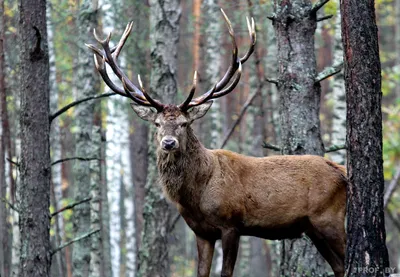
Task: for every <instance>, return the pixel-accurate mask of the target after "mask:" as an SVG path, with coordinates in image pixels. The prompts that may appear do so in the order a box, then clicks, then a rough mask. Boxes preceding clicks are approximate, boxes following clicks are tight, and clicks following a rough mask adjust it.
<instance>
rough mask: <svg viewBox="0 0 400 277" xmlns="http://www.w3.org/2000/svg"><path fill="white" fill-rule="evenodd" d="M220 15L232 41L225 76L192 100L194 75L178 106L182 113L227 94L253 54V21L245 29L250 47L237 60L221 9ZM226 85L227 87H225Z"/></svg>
mask: <svg viewBox="0 0 400 277" xmlns="http://www.w3.org/2000/svg"><path fill="white" fill-rule="evenodd" d="M221 12H222V15H223V16H224V19H225V22H226V23H227V25H228V31H229V36H230V37H231V40H232V48H233V50H232V63H231V65H230V66H229V68H228V70H227V71H226V73H225V75H224V76H223V77H222V79H221V80H220V81H219V82H218V83H217V84H216V85H214V87H213V88H212V89H210V90H209V91H207V92H206V93H204V94H203V95H201V96H199V97H197V98H195V99H193V100H192V98H193V95H194V89H195V83H196V80H195V79H196V74H195V77H194V80H193V88H192V90H191V91H190V93H189V96H188V98H187V99H186V100H185V101H184V102H183V103H182V104H180V105H179V108H180V109H181V110H182V111H186V110H188V109H190V108H191V107H194V106H198V105H201V104H202V103H204V102H206V101H208V100H210V99H215V98H218V97H221V96H224V95H226V94H228V93H230V92H231V91H232V90H233V89H234V88H235V87H236V85H237V84H238V83H239V80H240V77H241V73H242V64H243V63H245V62H246V61H247V59H248V58H249V57H250V55H251V54H252V53H253V52H254V45H255V44H256V30H255V23H254V19H253V18H251V23H250V20H249V18H246V19H247V28H248V30H249V35H250V39H251V45H250V48H249V49H248V50H247V53H246V54H245V55H244V56H243V57H242V58H240V59H239V58H238V48H237V45H236V39H235V34H234V32H233V28H232V24H231V22H230V20H229V18H228V16H227V15H226V14H225V12H224V11H223V10H222V9H221ZM233 76H235V77H234V78H233V81H232V82H231V83H230V84H229V85H228V83H229V82H230V81H231V79H232V77H233ZM227 85H228V86H227Z"/></svg>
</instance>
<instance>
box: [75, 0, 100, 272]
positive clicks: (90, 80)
mask: <svg viewBox="0 0 400 277" xmlns="http://www.w3.org/2000/svg"><path fill="white" fill-rule="evenodd" d="M97 9H98V7H97V1H90V0H85V1H82V2H81V5H80V7H79V15H78V23H77V26H78V32H79V38H80V39H79V41H80V42H83V41H87V40H88V38H92V37H93V35H92V32H93V29H94V28H95V27H96V26H97ZM77 56H78V64H77V71H76V74H77V75H76V92H77V93H78V94H79V98H81V97H87V96H92V95H95V94H96V93H97V92H98V89H99V84H100V81H99V79H98V75H97V74H96V72H95V69H94V68H93V60H92V56H91V55H88V53H87V51H86V49H84V48H83V47H79V48H78V55H77ZM96 103H97V104H98V102H96V101H92V102H85V103H82V104H80V105H78V106H77V107H76V108H75V118H76V127H77V131H76V133H75V136H76V149H75V156H77V157H83V158H91V157H94V156H95V155H96V154H97V152H95V151H93V148H94V145H95V143H96V142H94V141H93V140H92V132H93V131H92V130H93V120H94V108H95V105H96ZM97 143H98V142H97ZM90 184H91V176H90V163H89V162H87V161H76V162H75V166H74V198H75V201H79V200H82V199H84V198H87V197H90V194H91V186H90ZM90 225H91V221H90V203H88V202H86V203H83V204H80V205H78V206H76V207H75V208H74V214H73V229H74V235H75V236H81V235H83V234H85V233H87V232H88V231H89V230H90ZM90 249H91V239H90V238H86V239H83V240H80V241H78V242H76V243H75V244H74V245H73V252H72V265H73V276H74V277H87V276H89V265H90V255H91V254H90Z"/></svg>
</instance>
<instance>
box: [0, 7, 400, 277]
mask: <svg viewBox="0 0 400 277" xmlns="http://www.w3.org/2000/svg"><path fill="white" fill-rule="evenodd" d="M2 6H3V7H2V18H1V22H2V23H1V25H0V27H1V29H2V31H1V32H0V40H2V41H3V44H4V49H2V50H3V51H4V55H1V56H0V58H1V59H2V61H3V62H4V65H5V66H4V70H2V71H1V74H2V78H0V80H4V84H3V86H2V87H4V88H5V90H4V93H3V91H1V92H2V94H1V96H2V97H1V105H2V113H3V114H4V115H6V117H4V116H3V117H2V118H5V119H6V120H4V121H2V122H3V125H2V134H1V135H2V137H3V138H4V142H5V152H4V157H5V158H6V163H4V164H1V165H2V167H1V168H0V171H1V173H2V175H0V177H1V176H4V177H3V178H4V181H5V182H4V183H1V184H2V186H1V190H0V192H1V194H0V198H1V202H0V205H3V207H4V210H5V211H6V213H2V214H0V215H1V216H2V218H0V224H1V225H0V226H1V227H2V228H0V232H2V235H1V237H2V238H3V239H2V246H3V247H2V249H1V250H0V264H1V265H2V266H1V270H3V272H4V271H5V267H7V272H8V274H9V275H6V274H5V276H6V277H8V276H16V274H17V273H18V263H19V248H20V238H19V231H18V205H17V202H18V197H19V195H18V193H17V191H18V190H17V187H18V184H19V173H18V170H17V167H18V163H19V157H20V151H21V145H20V126H19V115H20V113H21V109H20V96H19V91H18V89H19V78H20V77H19V76H20V71H19V70H20V68H19V66H18V63H19V60H18V59H19V46H18V40H17V37H18V28H17V26H18V7H17V3H16V1H2ZM338 6H339V4H338V1H333V0H331V1H329V2H328V3H327V4H326V5H324V7H323V9H322V10H320V11H319V13H318V17H319V18H320V20H319V22H318V27H317V30H316V33H315V50H316V52H315V53H316V58H317V70H318V72H321V75H320V76H321V102H320V105H321V106H320V120H321V132H322V138H323V141H324V145H325V148H326V149H329V150H332V151H333V150H335V149H337V148H343V147H342V146H343V145H344V142H345V136H346V135H345V114H346V112H345V106H346V105H345V96H344V95H345V93H344V81H343V75H342V74H341V73H340V72H339V69H340V68H341V67H340V65H341V58H342V57H343V54H342V52H341V38H340V25H339V22H340V16H339V13H338ZM180 7H181V18H180V23H179V26H180V29H179V30H180V31H179V44H178V49H177V54H178V65H177V68H178V71H177V83H178V97H177V100H178V101H177V103H178V102H180V100H183V99H184V97H185V96H186V95H187V93H188V91H189V90H190V87H191V82H192V75H193V72H194V70H197V71H198V74H199V85H198V91H205V90H207V89H208V88H210V87H211V86H212V84H213V83H214V82H215V81H216V79H218V78H220V76H221V74H222V73H223V72H224V69H225V68H227V66H228V64H229V61H230V60H229V56H230V53H229V51H230V49H231V46H230V40H229V36H228V33H227V30H226V27H225V25H224V24H225V23H224V21H223V18H222V16H221V14H220V12H219V10H218V9H219V7H222V8H223V9H224V10H225V12H226V13H227V14H228V16H229V17H230V19H231V21H232V22H233V24H234V30H235V33H236V35H237V36H238V44H239V46H240V50H241V51H240V53H243V52H244V49H245V48H246V47H247V45H248V33H247V28H246V22H245V17H246V16H250V17H254V18H255V20H256V23H257V39H258V42H257V48H256V53H255V55H253V57H251V59H250V60H249V61H248V62H247V63H246V64H245V66H244V73H243V77H242V80H241V82H240V84H239V85H238V87H237V88H236V90H235V91H234V92H233V93H231V94H229V95H228V96H227V97H224V98H221V99H219V100H217V101H215V103H214V105H213V108H212V110H211V111H210V112H209V113H208V115H207V116H206V117H204V118H203V119H202V120H200V122H198V123H196V125H195V131H196V133H197V134H198V136H199V137H200V140H201V141H202V142H203V143H204V144H205V145H206V146H207V147H209V148H220V147H224V148H225V149H229V150H233V151H237V152H239V153H243V154H247V155H253V156H265V155H273V154H279V151H274V147H276V148H278V147H277V146H276V145H280V134H281V129H280V125H279V95H278V94H277V88H276V77H277V71H278V61H277V51H278V49H277V44H276V39H275V32H274V28H273V26H272V21H271V20H270V19H269V18H268V17H270V16H271V15H272V14H273V4H272V3H271V1H250V0H248V1H239V0H236V1H222V0H220V1H216V0H214V1H211V0H207V1H206V0H205V1H200V0H193V1H182V2H181V5H180ZM375 8H376V15H377V23H378V27H379V40H380V57H381V62H382V78H383V79H382V80H383V83H382V92H383V101H382V110H383V126H384V129H383V139H384V141H383V143H384V149H383V150H384V156H383V159H384V173H385V181H386V183H387V187H388V188H393V189H387V191H389V192H390V194H386V195H385V196H386V200H387V201H386V204H387V206H386V227H387V228H386V232H387V247H388V250H389V255H390V262H391V265H392V266H395V267H397V268H400V201H399V200H400V194H399V193H398V192H396V187H395V186H396V185H397V183H398V182H399V179H400V132H399V130H400V1H399V0H378V1H376V7H375ZM47 13H48V14H47V28H48V42H49V55H50V86H51V90H50V108H51V114H53V115H54V114H55V113H56V112H57V111H58V110H60V109H61V108H62V107H64V106H66V105H68V104H69V103H71V102H74V101H76V100H78V99H83V98H85V97H93V96H95V95H102V94H104V93H108V92H109V89H108V88H107V87H105V86H104V85H103V83H102V82H101V81H100V78H99V77H98V75H97V73H95V70H94V63H93V61H92V54H91V53H90V51H89V50H88V49H87V48H86V47H85V45H84V43H94V38H93V35H92V33H91V32H92V29H93V28H94V27H96V30H97V31H98V33H99V34H101V35H102V36H103V34H107V33H108V32H110V31H112V33H113V41H114V42H116V41H117V40H118V39H119V37H120V35H121V34H122V32H123V30H124V28H125V25H126V24H127V23H128V22H129V21H133V22H134V27H133V28H134V29H133V32H132V34H131V37H130V39H129V40H128V42H127V45H126V46H125V48H124V51H123V53H122V54H121V58H120V64H121V66H122V67H123V68H124V69H125V72H128V75H129V77H131V79H132V80H134V81H135V82H136V81H137V79H136V75H137V74H140V75H141V76H142V79H143V80H144V82H145V83H147V84H148V83H150V67H149V59H150V39H149V36H150V34H151V33H152V30H151V28H150V27H149V26H150V22H149V13H150V7H149V3H147V1H133V0H129V1H128V0H118V1H117V0H115V1H111V0H110V1H107V0H104V1H99V2H97V1H73V0H70V1H48V7H47ZM83 63H88V64H89V66H86V67H85V66H82V64H83ZM327 69H328V71H329V69H332V72H334V73H337V72H339V73H337V74H326V72H328V71H327ZM324 72H325V74H324ZM136 83H137V82H136ZM88 103H90V104H88ZM128 103H129V102H128V101H127V100H126V99H122V97H119V96H111V97H103V98H101V99H97V100H93V101H89V102H85V104H82V105H81V106H79V105H78V106H76V107H74V108H71V109H69V110H68V111H66V112H65V113H63V114H60V116H58V117H55V118H54V120H53V122H52V130H51V158H52V162H53V166H52V186H51V190H52V191H51V213H52V221H51V223H52V225H51V233H50V234H51V240H52V247H53V249H57V251H55V252H54V255H53V263H52V274H51V276H66V277H70V276H78V275H77V274H76V273H75V270H77V268H78V267H77V266H75V264H76V261H78V260H80V261H85V259H84V257H85V250H86V254H87V253H88V254H89V255H92V254H93V253H95V251H97V252H99V253H101V254H99V255H101V256H102V262H101V263H99V264H98V266H99V267H101V270H99V271H100V272H102V274H103V275H101V276H135V273H136V264H137V262H138V258H137V257H138V255H137V253H138V249H139V246H140V244H141V232H142V230H143V224H144V221H145V219H144V218H143V215H142V214H143V208H144V209H146V206H145V205H144V203H145V185H146V176H147V172H148V167H149V166H150V167H151V164H148V163H147V162H146V161H147V153H148V151H149V149H148V142H149V139H148V136H149V130H148V126H147V124H146V123H144V122H141V121H140V120H139V119H138V118H137V117H136V115H134V114H133V112H132V111H131V109H130V107H129V104H128ZM86 104H87V105H90V109H92V112H91V114H89V117H87V116H86V117H85V115H83V116H82V111H85V110H87V106H86V107H85V106H84V105H86ZM81 107H84V108H81ZM82 118H83V119H82ZM88 129H90V130H91V131H90V132H91V134H92V135H91V139H90V141H89V142H88V141H85V142H82V140H81V137H80V134H82V130H88ZM150 141H151V140H150ZM275 150H276V149H275ZM326 156H327V157H328V158H331V159H333V160H334V161H336V162H339V163H342V164H344V163H345V150H338V151H334V152H329V153H327V154H326ZM0 158H1V159H3V157H0ZM150 171H151V169H150ZM82 184H84V185H82ZM89 184H90V185H89ZM82 188H83V190H82ZM68 205H69V207H70V208H68V209H65V210H64V211H62V212H59V211H60V210H62V209H63V207H66V206H67V207H68ZM96 205H97V206H96ZM71 206H74V207H71ZM90 206H91V208H92V210H93V209H95V210H96V207H98V208H97V210H96V211H97V213H96V212H95V213H93V212H92V220H91V221H84V220H83V221H79V220H80V218H81V217H80V215H82V218H83V217H84V216H85V215H84V213H85V209H86V210H87V209H88V208H89V207H90ZM147 208H148V207H147ZM171 210H172V212H171V213H170V215H169V217H168V218H167V220H168V226H169V228H170V231H171V234H169V235H168V237H167V242H166V243H167V245H168V249H169V252H168V258H169V263H168V275H169V276H180V277H181V276H188V277H189V276H195V273H196V247H195V240H194V235H193V234H192V231H190V230H189V229H188V227H187V226H186V224H185V223H184V222H183V220H182V219H181V218H180V217H179V216H178V215H177V213H176V211H175V210H174V209H173V208H172V209H171ZM145 212H146V211H145ZM93 214H94V215H98V217H97V218H95V219H93ZM77 222H79V224H78V223H77ZM99 230H100V231H99ZM79 237H81V238H83V239H81V240H79V241H78V242H76V243H73V244H70V245H68V246H65V245H66V244H68V242H70V241H71V240H74V239H76V238H79ZM304 239H305V238H304ZM96 240H98V241H99V244H98V245H97V247H93V244H92V243H91V242H92V241H96ZM83 242H86V245H85V244H82V243H83ZM60 246H65V247H60ZM155 246H156V247H157V245H155ZM73 247H76V248H75V252H77V251H76V249H78V248H77V247H81V248H80V249H81V250H80V251H79V252H80V253H81V254H82V256H81V257H79V256H76V255H75V256H74V255H73V254H72V253H73V249H72V248H73ZM280 254H281V253H280V245H279V243H278V242H273V241H265V240H261V239H257V238H249V237H243V238H242V239H241V246H240V254H239V258H238V262H237V264H236V270H235V274H236V276H272V275H270V274H273V275H274V276H276V274H277V272H278V268H279V264H280ZM221 255H222V252H221V250H220V247H218V246H217V253H216V255H215V262H214V266H213V274H214V275H215V276H218V274H219V270H220V268H221V266H220V263H221ZM92 261H93V260H92ZM83 267H84V262H83ZM83 270H84V269H83Z"/></svg>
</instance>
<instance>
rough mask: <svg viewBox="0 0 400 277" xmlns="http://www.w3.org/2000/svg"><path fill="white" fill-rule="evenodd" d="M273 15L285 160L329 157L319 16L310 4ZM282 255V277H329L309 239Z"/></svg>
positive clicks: (290, 4) (283, 5)
mask: <svg viewBox="0 0 400 277" xmlns="http://www.w3.org/2000/svg"><path fill="white" fill-rule="evenodd" d="M274 9H275V12H274V13H275V18H274V20H273V23H274V28H275V32H276V37H277V45H278V62H279V78H278V90H279V95H280V123H281V149H282V154H285V155H304V154H314V155H324V146H323V143H322V140H321V134H320V121H319V103H320V92H321V87H320V85H319V84H318V83H317V84H316V83H315V77H316V73H317V72H316V58H315V53H314V52H315V51H314V34H315V29H316V25H317V22H316V14H315V12H314V13H313V12H312V11H311V9H312V5H311V1H310V0H291V1H287V0H277V1H275V5H274ZM281 254H282V256H281V257H282V259H281V266H280V276H299V274H302V276H311V275H313V274H315V275H318V274H321V275H322V274H323V273H325V272H326V270H325V269H326V266H324V265H325V264H326V263H325V261H324V259H323V258H322V256H321V255H320V254H319V253H318V251H317V250H316V248H315V247H314V245H313V244H312V243H311V242H310V241H309V240H308V239H305V238H302V239H299V240H284V241H282V252H281Z"/></svg>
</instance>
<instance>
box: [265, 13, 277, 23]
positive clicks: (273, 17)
mask: <svg viewBox="0 0 400 277" xmlns="http://www.w3.org/2000/svg"><path fill="white" fill-rule="evenodd" d="M267 18H268V19H269V20H271V21H272V22H274V21H275V20H276V15H268V16H267Z"/></svg>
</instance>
